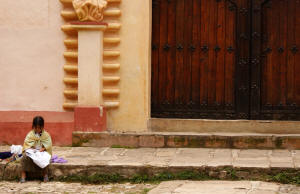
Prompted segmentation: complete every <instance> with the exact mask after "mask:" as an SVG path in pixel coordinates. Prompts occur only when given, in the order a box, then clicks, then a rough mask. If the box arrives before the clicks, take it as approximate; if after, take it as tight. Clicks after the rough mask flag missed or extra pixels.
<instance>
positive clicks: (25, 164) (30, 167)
mask: <svg viewBox="0 0 300 194" xmlns="http://www.w3.org/2000/svg"><path fill="white" fill-rule="evenodd" d="M21 166H22V171H25V172H35V173H38V172H41V173H42V174H44V175H45V174H48V169H49V165H48V166H46V167H45V168H40V167H39V166H37V165H36V164H35V163H34V162H33V161H32V159H31V158H30V157H28V156H26V154H23V157H22V159H21Z"/></svg>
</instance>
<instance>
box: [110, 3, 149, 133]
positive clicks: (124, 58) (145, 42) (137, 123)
mask: <svg viewBox="0 0 300 194" xmlns="http://www.w3.org/2000/svg"><path fill="white" fill-rule="evenodd" d="M150 5H151V1H144V0H142V1H141V0H122V3H121V10H122V16H121V24H122V27H121V30H120V37H121V44H120V53H121V56H120V64H121V68H120V78H121V81H120V107H119V108H118V109H116V110H111V111H109V112H108V128H110V129H113V130H121V131H146V130H147V120H148V118H149V115H150V83H149V81H150V51H151V50H150V37H151V34H150V33H151V30H150V27H151V20H150V15H151V12H150V11H151V10H150V7H151V6H150Z"/></svg>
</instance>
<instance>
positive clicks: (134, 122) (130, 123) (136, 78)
mask: <svg viewBox="0 0 300 194" xmlns="http://www.w3.org/2000/svg"><path fill="white" fill-rule="evenodd" d="M0 5H1V6H0V68H1V69H0V79H1V80H0V99H1V100H0V111H2V110H28V111H33V110H42V111H66V110H64V109H63V106H62V105H63V103H64V94H63V92H64V88H65V84H64V82H63V78H64V74H65V72H64V69H63V65H64V64H65V63H66V60H65V59H64V57H63V53H64V51H65V50H66V49H65V46H64V39H65V34H64V32H63V31H62V30H61V26H62V25H64V24H65V21H64V20H63V18H62V17H61V11H62V10H63V5H62V3H61V2H60V1H59V0H18V1H12V0H0ZM150 5H151V0H149V1H144V0H122V1H121V3H120V5H119V6H120V10H121V12H122V14H121V17H120V23H121V28H120V31H119V37H120V39H121V41H120V44H119V46H118V48H119V51H120V57H119V63H120V69H119V71H118V74H119V76H120V81H119V90H120V94H119V102H120V104H119V106H118V107H116V108H112V109H108V129H109V130H113V131H146V130H147V121H148V119H149V115H150V58H151V55H150V52H151V50H150V38H151V6H150Z"/></svg>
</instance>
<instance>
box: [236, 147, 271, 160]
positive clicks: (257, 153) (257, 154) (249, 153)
mask: <svg viewBox="0 0 300 194" xmlns="http://www.w3.org/2000/svg"><path fill="white" fill-rule="evenodd" d="M268 155H269V150H257V149H251V150H240V152H239V153H238V157H239V158H266V157H268Z"/></svg>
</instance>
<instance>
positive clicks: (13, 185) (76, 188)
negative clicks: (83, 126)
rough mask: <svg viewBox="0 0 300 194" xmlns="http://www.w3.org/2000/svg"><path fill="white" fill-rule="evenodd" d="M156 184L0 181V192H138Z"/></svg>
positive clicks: (130, 193) (64, 193) (126, 193)
mask: <svg viewBox="0 0 300 194" xmlns="http://www.w3.org/2000/svg"><path fill="white" fill-rule="evenodd" d="M155 186H156V185H152V184H130V183H124V184H105V185H82V184H80V183H63V182H49V183H42V182H38V181H27V182H26V183H18V182H6V181H5V182H0V193H1V194H4V193H24V194H34V193H43V194H44V193H62V194H68V193H89V194H92V193H102V194H105V193H124V194H134V193H136V194H138V193H147V192H148V191H149V190H150V189H152V188H153V187H155Z"/></svg>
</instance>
